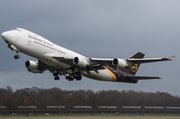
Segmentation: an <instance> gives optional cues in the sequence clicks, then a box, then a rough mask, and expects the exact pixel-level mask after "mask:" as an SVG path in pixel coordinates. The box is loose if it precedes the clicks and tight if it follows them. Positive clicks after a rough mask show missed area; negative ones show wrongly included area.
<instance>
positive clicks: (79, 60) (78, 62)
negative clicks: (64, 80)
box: [73, 57, 88, 67]
mask: <svg viewBox="0 0 180 119" xmlns="http://www.w3.org/2000/svg"><path fill="white" fill-rule="evenodd" d="M73 64H75V65H77V66H80V67H86V66H87V65H88V62H87V61H86V60H85V59H83V58H79V57H75V58H74V59H73Z"/></svg>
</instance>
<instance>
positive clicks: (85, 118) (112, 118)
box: [0, 115, 180, 119]
mask: <svg viewBox="0 0 180 119" xmlns="http://www.w3.org/2000/svg"><path fill="white" fill-rule="evenodd" d="M0 118H1V119H180V115H178V116H177V115H172V116H163V115H143V116H142V115H61V116H57V115H56V116H52V115H49V116H44V115H41V116H33V115H31V116H18V115H16V116H0Z"/></svg>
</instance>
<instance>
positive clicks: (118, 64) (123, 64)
mask: <svg viewBox="0 0 180 119" xmlns="http://www.w3.org/2000/svg"><path fill="white" fill-rule="evenodd" d="M112 65H113V66H116V67H119V68H125V67H127V66H128V64H127V63H126V62H125V61H124V60H122V59H118V58H114V59H113V61H112Z"/></svg>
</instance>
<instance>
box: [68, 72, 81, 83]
mask: <svg viewBox="0 0 180 119" xmlns="http://www.w3.org/2000/svg"><path fill="white" fill-rule="evenodd" d="M66 79H67V80H69V81H73V80H74V79H76V80H77V81H80V80H81V79H82V76H81V73H80V72H77V73H75V75H69V76H66Z"/></svg>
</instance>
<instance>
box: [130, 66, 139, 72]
mask: <svg viewBox="0 0 180 119" xmlns="http://www.w3.org/2000/svg"><path fill="white" fill-rule="evenodd" d="M137 69H138V64H135V65H134V66H131V71H132V72H136V71H137Z"/></svg>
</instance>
